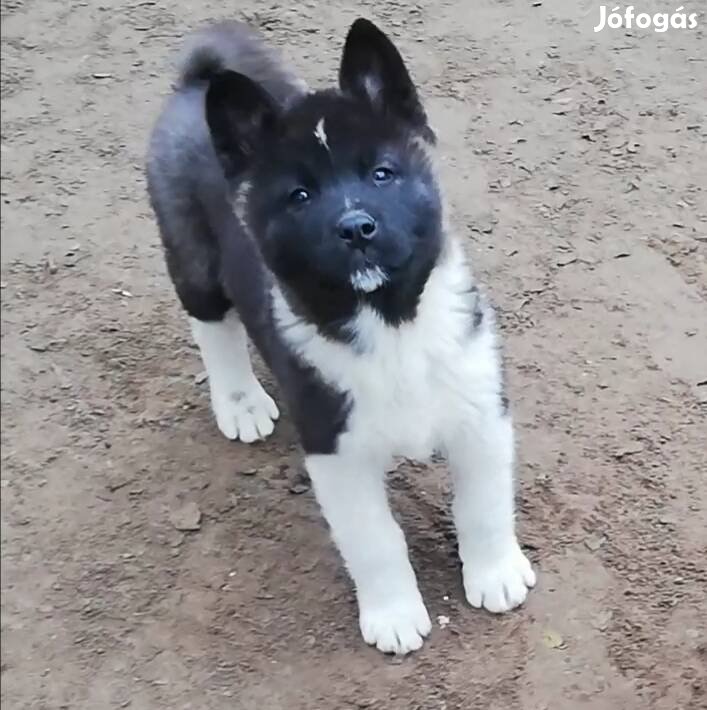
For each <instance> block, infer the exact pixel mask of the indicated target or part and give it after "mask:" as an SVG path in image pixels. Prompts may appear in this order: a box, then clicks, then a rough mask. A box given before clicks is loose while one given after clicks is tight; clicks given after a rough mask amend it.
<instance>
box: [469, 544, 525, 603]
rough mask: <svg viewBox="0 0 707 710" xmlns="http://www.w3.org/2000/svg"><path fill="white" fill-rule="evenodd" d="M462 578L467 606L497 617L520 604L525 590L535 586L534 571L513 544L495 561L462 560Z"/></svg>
mask: <svg viewBox="0 0 707 710" xmlns="http://www.w3.org/2000/svg"><path fill="white" fill-rule="evenodd" d="M463 575H464V591H465V592H466V598H467V600H468V602H469V604H471V606H475V607H477V608H481V607H484V608H485V609H488V611H491V612H494V613H496V614H498V613H501V612H504V611H509V610H510V609H514V608H515V607H517V606H519V605H520V604H522V603H523V602H524V601H525V598H526V597H527V596H528V588H529V587H533V586H535V572H533V568H532V567H531V566H530V562H529V561H528V558H527V557H526V556H525V555H524V554H523V553H522V551H521V549H520V547H519V546H518V543H516V542H514V543H513V546H512V547H511V548H510V549H509V550H508V551H507V552H506V553H505V554H502V555H501V556H500V557H497V558H495V559H489V558H488V557H486V556H485V555H479V556H469V557H468V558H467V559H466V560H465V561H464V571H463Z"/></svg>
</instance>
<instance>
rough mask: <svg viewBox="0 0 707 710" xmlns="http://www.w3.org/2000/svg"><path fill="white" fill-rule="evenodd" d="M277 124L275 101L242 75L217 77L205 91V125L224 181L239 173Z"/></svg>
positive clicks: (224, 73)
mask: <svg viewBox="0 0 707 710" xmlns="http://www.w3.org/2000/svg"><path fill="white" fill-rule="evenodd" d="M276 120H277V105H276V103H275V101H274V99H273V98H272V97H271V96H270V95H269V94H268V93H267V91H265V89H263V88H262V87H261V86H259V85H258V84H256V83H255V82H254V81H253V80H252V79H249V78H248V77H247V76H244V75H243V74H238V73H236V72H232V71H224V72H221V73H219V74H216V75H215V76H214V77H213V78H212V79H211V81H210V82H209V87H208V89H207V90H206V122H207V123H208V125H209V132H210V133H211V141H212V142H213V145H214V149H215V150H216V155H217V156H218V158H219V161H220V162H221V165H222V166H223V169H224V171H225V173H226V176H227V177H234V176H235V175H236V174H238V173H239V172H240V171H242V170H243V169H244V168H245V167H246V166H247V164H248V163H249V161H250V158H251V156H252V155H253V153H255V151H256V150H257V148H258V146H259V144H260V143H261V142H262V141H263V140H264V139H265V138H266V136H267V134H268V133H270V132H271V131H272V130H273V129H274V127H275V123H276Z"/></svg>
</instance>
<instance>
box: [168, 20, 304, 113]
mask: <svg viewBox="0 0 707 710" xmlns="http://www.w3.org/2000/svg"><path fill="white" fill-rule="evenodd" d="M223 71H234V72H239V73H240V74H245V75H246V76H247V77H249V78H250V79H252V80H253V81H255V82H257V83H260V84H262V85H263V86H264V88H265V89H266V90H267V91H268V92H269V93H270V94H271V95H272V96H273V97H274V98H275V99H276V100H278V101H280V102H282V103H286V102H288V101H289V100H291V99H292V98H293V97H294V96H296V95H299V94H302V93H304V92H306V90H307V86H306V84H304V82H303V81H302V80H301V79H298V78H297V76H295V74H294V73H293V72H291V71H290V70H289V69H288V68H287V67H286V65H285V63H284V61H283V60H282V58H281V57H280V56H279V55H278V53H277V52H276V51H275V50H274V49H273V48H271V47H269V46H268V45H267V44H266V43H265V41H264V39H263V37H262V36H261V35H260V34H259V33H258V32H256V31H255V30H254V29H252V28H251V27H248V25H246V24H243V23H242V22H223V23H220V24H217V25H211V26H209V27H205V28H204V29H201V30H197V31H196V32H195V33H194V34H192V35H191V37H189V39H188V40H187V42H186V45H185V47H184V50H183V52H182V56H181V58H180V60H179V62H178V72H179V84H180V85H181V86H189V85H191V84H194V83H197V82H202V81H209V79H211V78H212V77H213V76H214V75H215V74H218V73H220V72H223Z"/></svg>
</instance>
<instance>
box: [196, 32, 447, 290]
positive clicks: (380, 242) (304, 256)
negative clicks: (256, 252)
mask: <svg viewBox="0 0 707 710" xmlns="http://www.w3.org/2000/svg"><path fill="white" fill-rule="evenodd" d="M206 113H207V121H208V124H209V128H210V131H211V135H212V140H213V144H214V147H215V149H216V152H217V154H218V155H219V158H220V159H221V162H222V164H223V165H224V166H225V168H226V170H227V172H228V171H229V170H230V171H231V172H232V173H233V172H237V171H238V166H244V165H245V166H247V168H248V173H249V175H248V178H249V181H250V184H251V188H250V190H249V192H248V196H247V203H246V205H247V206H246V211H247V218H248V221H249V225H250V227H251V229H252V231H253V234H254V236H255V237H256V238H257V239H258V241H259V243H260V247H261V250H262V252H263V255H264V258H265V260H266V262H267V263H268V266H269V267H270V268H271V269H272V270H273V272H274V273H275V274H276V275H277V276H278V277H279V278H280V279H281V280H282V281H284V282H285V283H286V284H288V285H290V286H292V287H294V289H295V290H296V289H297V287H298V285H300V286H301V285H302V284H305V283H307V282H310V281H314V282H316V283H318V284H320V285H321V286H322V287H324V288H326V289H328V290H329V291H338V292H342V291H344V292H348V293H349V294H350V295H351V296H353V297H355V298H357V299H359V300H360V299H366V298H369V297H370V298H375V297H376V294H380V292H382V291H386V290H388V289H395V288H396V284H406V283H407V284H409V282H410V280H411V279H413V280H417V281H420V280H421V284H420V288H421V286H422V284H424V280H425V279H426V277H427V275H428V273H429V270H430V269H431V267H432V265H433V263H434V261H435V259H436V257H437V255H438V252H439V249H440V239H441V236H440V232H441V227H440V220H441V207H440V196H439V193H438V188H437V184H436V181H435V178H434V174H433V171H432V168H431V166H430V163H429V159H428V154H427V151H426V148H427V146H428V144H431V143H433V142H434V140H435V139H434V134H433V132H432V130H431V129H430V127H429V125H428V122H427V117H426V114H425V111H424V109H423V107H422V104H421V103H420V100H419V98H418V95H417V91H416V90H415V86H414V85H413V83H412V81H411V79H410V76H409V74H408V72H407V70H406V68H405V65H404V63H403V60H402V58H401V56H400V54H399V53H398V51H397V49H396V48H395V46H394V45H393V44H392V42H391V41H390V40H389V39H388V38H387V37H386V36H385V35H384V34H383V33H382V32H381V31H380V30H379V29H377V28H376V27H375V26H374V25H373V24H371V23H370V22H368V21H366V20H357V21H356V22H354V24H353V25H352V26H351V29H350V30H349V33H348V36H347V38H346V43H345V46H344V50H343V55H342V59H341V66H340V71H339V88H338V89H331V90H326V91H317V92H313V93H309V94H305V95H303V96H302V97H301V98H300V99H298V100H297V101H295V102H294V103H293V104H292V105H291V106H289V107H287V108H281V107H278V106H277V105H276V104H275V102H274V101H273V100H272V99H271V98H270V97H269V96H268V95H267V94H266V92H265V91H264V90H263V89H262V88H261V87H260V86H258V85H256V84H255V83H253V82H252V81H251V80H250V79H248V78H247V77H245V76H243V75H241V74H236V73H233V72H225V73H223V74H220V75H218V76H216V77H215V78H214V79H213V80H212V82H211V84H210V87H209V89H208V92H207V98H206ZM417 295H419V294H417Z"/></svg>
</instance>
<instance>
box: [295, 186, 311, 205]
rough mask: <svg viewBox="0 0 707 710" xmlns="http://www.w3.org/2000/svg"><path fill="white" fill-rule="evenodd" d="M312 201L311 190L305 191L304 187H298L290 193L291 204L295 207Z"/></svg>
mask: <svg viewBox="0 0 707 710" xmlns="http://www.w3.org/2000/svg"><path fill="white" fill-rule="evenodd" d="M310 199H311V195H310V194H309V190H305V189H304V188H303V187H298V188H297V189H296V190H293V191H292V192H291V193H290V203H291V204H293V205H303V204H304V203H305V202H309V200H310Z"/></svg>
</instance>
